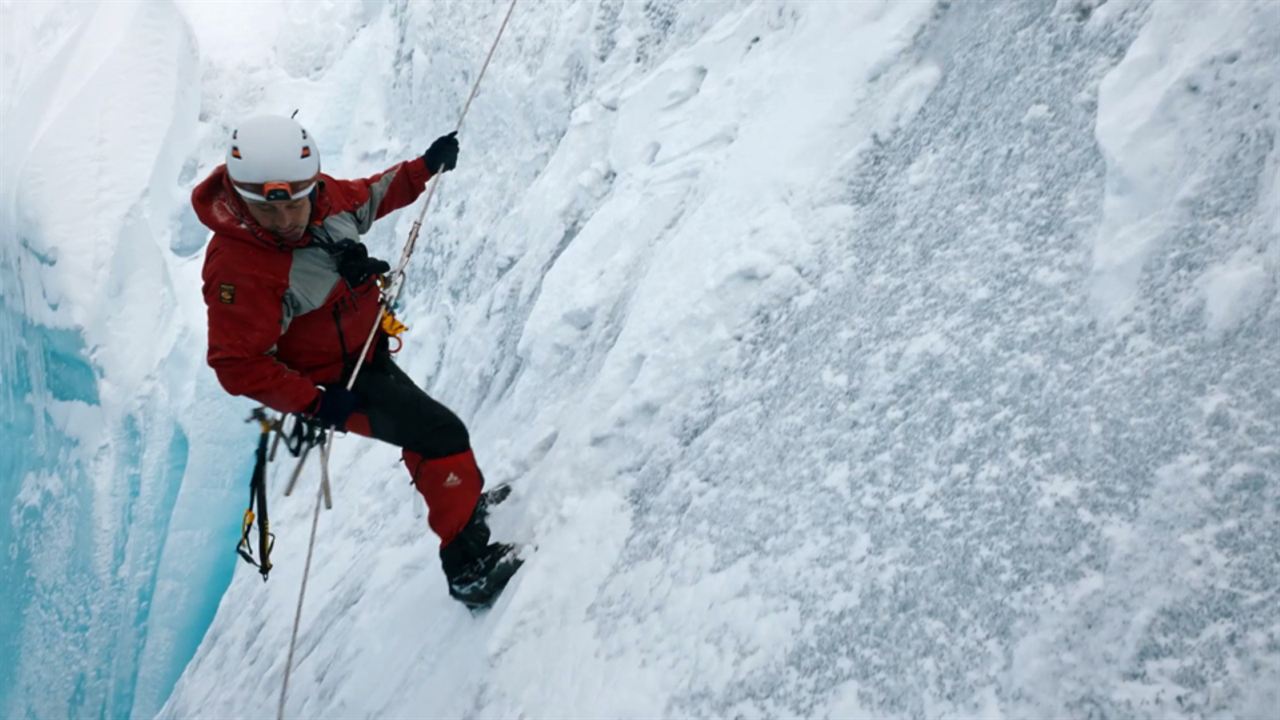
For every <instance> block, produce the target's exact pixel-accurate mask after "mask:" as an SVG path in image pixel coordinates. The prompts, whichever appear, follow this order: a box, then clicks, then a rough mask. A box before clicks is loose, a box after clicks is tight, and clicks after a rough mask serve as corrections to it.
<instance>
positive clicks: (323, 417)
mask: <svg viewBox="0 0 1280 720" xmlns="http://www.w3.org/2000/svg"><path fill="white" fill-rule="evenodd" d="M359 404H360V398H359V396H357V395H356V394H355V393H353V392H351V391H350V390H348V389H347V388H346V387H345V386H343V385H323V386H321V387H320V397H318V398H316V401H315V408H314V409H313V410H312V411H311V417H313V418H315V419H316V420H319V421H320V424H321V425H324V426H325V427H327V428H337V429H339V430H341V429H342V428H344V427H346V426H347V418H349V417H351V413H353V412H355V411H356V407H357V406H358V405H359Z"/></svg>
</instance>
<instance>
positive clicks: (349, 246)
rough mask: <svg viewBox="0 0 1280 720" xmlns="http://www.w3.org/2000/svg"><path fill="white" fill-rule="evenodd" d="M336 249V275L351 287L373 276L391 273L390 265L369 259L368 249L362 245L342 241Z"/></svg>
mask: <svg viewBox="0 0 1280 720" xmlns="http://www.w3.org/2000/svg"><path fill="white" fill-rule="evenodd" d="M338 247H339V248H340V250H339V251H338V252H337V253H336V255H337V262H338V274H339V275H341V276H342V279H343V280H346V281H347V284H348V285H350V286H351V287H359V286H360V285H362V284H364V282H365V281H366V280H368V279H369V278H371V277H373V276H374V275H382V274H384V273H388V272H391V265H390V264H388V263H387V261H386V260H379V259H378V258H373V257H369V248H367V247H365V246H364V243H359V242H356V241H354V240H344V241H343V242H342V243H341V244H340V245H338ZM331 252H332V251H331Z"/></svg>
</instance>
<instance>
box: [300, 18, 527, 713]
mask: <svg viewBox="0 0 1280 720" xmlns="http://www.w3.org/2000/svg"><path fill="white" fill-rule="evenodd" d="M516 1H517V0H511V5H510V7H508V8H507V14H506V16H505V17H503V18H502V25H501V26H499V27H498V34H497V36H496V37H494V39H493V44H492V45H491V46H489V54H488V55H486V56H485V59H484V64H483V65H482V66H481V67H480V74H479V75H477V76H476V81H475V83H474V84H473V85H472V86H471V94H470V95H468V96H467V102H466V104H464V105H463V106H462V113H461V114H460V115H459V116H458V125H457V127H456V128H455V129H454V131H455V132H458V131H461V130H462V123H463V121H465V120H466V119H467V112H468V111H469V110H470V109H471V102H472V101H473V100H475V98H476V93H478V92H479V91H480V81H481V80H484V75H485V71H487V70H488V69H489V62H490V61H491V60H493V54H494V53H495V52H496V51H497V49H498V43H499V42H500V41H501V40H502V33H503V32H504V31H505V30H506V29H507V23H508V22H509V21H510V20H511V15H512V13H514V12H515V9H516ZM442 174H443V173H437V174H435V175H433V176H432V178H431V183H430V187H428V188H427V198H426V201H425V202H424V203H423V204H422V211H421V212H420V213H418V218H417V219H416V220H414V222H413V228H412V229H411V230H410V231H409V239H408V240H407V241H406V242H405V246H404V250H403V251H402V252H401V253H400V264H399V265H397V266H396V269H395V271H394V275H393V276H392V284H391V288H390V290H389V292H386V293H384V294H383V298H382V303H381V305H380V307H379V310H378V317H377V318H376V319H375V320H374V321H373V327H372V328H370V330H369V337H368V339H366V340H365V343H364V347H363V348H362V349H361V351H360V356H359V358H358V360H357V361H356V366H355V368H354V369H352V371H351V377H350V378H349V379H348V380H347V389H348V390H351V389H352V388H353V387H355V384H356V378H357V377H358V376H359V374H360V370H361V368H363V367H364V359H365V357H366V356H367V355H368V354H369V348H370V347H371V346H372V345H373V339H374V338H375V337H376V336H377V334H378V329H379V328H380V327H382V326H383V318H384V316H387V315H388V313H389V311H390V309H391V306H392V305H394V304H395V301H396V299H397V298H398V297H399V295H400V290H401V288H402V287H403V286H404V271H405V267H407V266H408V264H409V258H410V257H411V256H412V255H413V250H414V248H415V247H416V245H417V242H418V231H419V230H420V229H421V228H422V220H423V219H424V218H425V217H426V215H427V209H428V208H429V207H431V199H432V198H433V197H434V196H435V192H436V188H437V187H438V186H439V185H440V175H442ZM396 325H399V323H396ZM401 327H403V326H401ZM332 445H333V443H332V442H322V443H321V445H320V489H319V490H318V491H317V492H316V508H315V512H313V513H312V515H311V540H310V541H309V542H308V544H307V561H306V564H305V565H304V566H303V569H302V585H301V587H300V588H299V589H298V607H297V610H296V612H295V613H294V616H293V633H292V634H291V635H290V637H289V655H288V657H287V658H286V660H285V665H284V682H283V683H282V684H281V686H280V705H279V708H278V709H277V712H276V718H277V720H284V705H285V700H286V699H287V698H288V695H289V677H290V675H291V674H292V672H293V653H294V650H295V649H296V648H297V645H298V628H299V626H300V625H301V624H302V601H303V598H305V597H306V594H307V579H308V578H309V577H310V575H311V557H312V555H313V553H314V551H315V546H316V528H317V526H318V525H319V524H320V503H321V502H325V504H326V505H327V506H329V507H332V504H333V501H332V498H331V497H330V495H329V451H330V448H331V447H332ZM304 460H305V457H304ZM298 470H299V471H300V470H301V463H300V464H299V467H298ZM296 474H297V473H296V472H295V476H296Z"/></svg>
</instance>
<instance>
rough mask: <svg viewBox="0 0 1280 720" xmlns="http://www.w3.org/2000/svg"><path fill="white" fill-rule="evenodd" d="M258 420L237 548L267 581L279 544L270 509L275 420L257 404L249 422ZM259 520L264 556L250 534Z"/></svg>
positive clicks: (259, 535) (259, 539) (259, 537)
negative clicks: (270, 446)
mask: <svg viewBox="0 0 1280 720" xmlns="http://www.w3.org/2000/svg"><path fill="white" fill-rule="evenodd" d="M255 420H256V421H258V424H260V425H261V426H262V432H261V433H260V434H259V435H258V449H257V451H256V452H255V453H254V455H255V459H254V463H253V476H252V477H251V478H250V479H249V508H248V509H247V510H245V511H244V525H243V527H242V528H241V530H240V543H239V544H238V545H236V552H237V553H239V554H240V557H242V558H244V560H245V562H247V563H249V564H250V565H252V566H254V567H256V568H258V572H259V573H261V574H262V581H263V582H266V581H267V575H268V573H270V572H271V548H272V547H274V546H275V542H276V536H275V535H273V534H272V533H271V518H270V516H269V515H268V513H267V438H269V437H270V436H271V429H272V427H273V426H272V424H271V421H269V420H268V419H267V414H266V412H264V411H263V409H262V408H256V409H254V411H253V415H251V416H250V417H249V419H248V420H247V421H246V422H253V421H255ZM255 506H256V507H257V513H256V514H255V513H254V507H255ZM255 520H256V521H257V524H258V554H259V555H260V556H261V558H260V559H255V558H254V557H253V541H252V539H251V538H250V531H251V530H252V529H253V524H254V521H255Z"/></svg>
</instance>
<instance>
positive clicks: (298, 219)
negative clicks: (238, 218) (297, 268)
mask: <svg viewBox="0 0 1280 720" xmlns="http://www.w3.org/2000/svg"><path fill="white" fill-rule="evenodd" d="M245 205H247V206H249V214H250V215H252V216H253V219H254V221H255V222H257V223H258V224H259V225H261V226H262V227H263V228H266V229H267V230H270V231H271V232H273V233H275V234H276V235H279V236H280V237H281V238H282V239H284V240H288V241H290V242H296V241H298V240H301V239H302V235H303V233H305V232H306V231H307V221H308V220H310V219H311V199H310V198H307V197H304V198H299V199H297V200H277V201H269V202H259V201H256V200H245Z"/></svg>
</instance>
